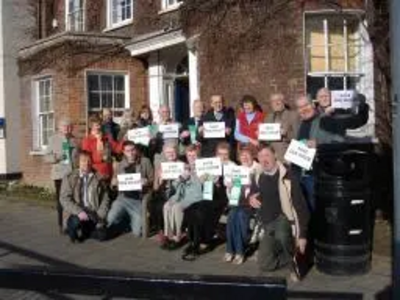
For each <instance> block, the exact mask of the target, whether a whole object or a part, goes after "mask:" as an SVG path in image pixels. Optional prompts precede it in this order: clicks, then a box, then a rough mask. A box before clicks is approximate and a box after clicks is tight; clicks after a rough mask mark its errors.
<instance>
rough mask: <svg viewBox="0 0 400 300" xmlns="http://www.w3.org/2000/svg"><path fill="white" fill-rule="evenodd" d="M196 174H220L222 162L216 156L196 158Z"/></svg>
mask: <svg viewBox="0 0 400 300" xmlns="http://www.w3.org/2000/svg"><path fill="white" fill-rule="evenodd" d="M196 174H197V176H199V177H200V176H203V175H212V176H222V163H221V159H220V158H218V157H212V158H201V159H196Z"/></svg>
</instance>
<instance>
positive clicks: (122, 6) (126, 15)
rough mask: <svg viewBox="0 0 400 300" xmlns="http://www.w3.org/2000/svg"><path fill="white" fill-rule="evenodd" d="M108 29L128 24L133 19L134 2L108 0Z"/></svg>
mask: <svg viewBox="0 0 400 300" xmlns="http://www.w3.org/2000/svg"><path fill="white" fill-rule="evenodd" d="M108 12H109V13H108V27H115V26H120V25H125V24H128V23H130V22H131V21H132V18H133V0H108Z"/></svg>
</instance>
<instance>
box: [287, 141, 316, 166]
mask: <svg viewBox="0 0 400 300" xmlns="http://www.w3.org/2000/svg"><path fill="white" fill-rule="evenodd" d="M316 151H317V150H316V149H313V148H309V147H307V145H305V144H304V143H302V142H299V141H297V140H292V141H291V142H290V145H289V148H288V149H287V151H286V153H285V160H286V161H288V162H291V163H293V164H295V165H297V166H299V167H301V168H303V169H306V170H310V169H311V166H312V163H313V161H314V157H315V153H316Z"/></svg>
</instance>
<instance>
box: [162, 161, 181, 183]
mask: <svg viewBox="0 0 400 300" xmlns="http://www.w3.org/2000/svg"><path fill="white" fill-rule="evenodd" d="M184 171H185V164H184V163H183V162H162V163H161V177H162V179H164V180H174V179H178V178H179V176H181V175H182V174H183V173H184Z"/></svg>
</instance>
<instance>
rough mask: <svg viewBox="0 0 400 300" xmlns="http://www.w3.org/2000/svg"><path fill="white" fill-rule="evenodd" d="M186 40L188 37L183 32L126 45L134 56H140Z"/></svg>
mask: <svg viewBox="0 0 400 300" xmlns="http://www.w3.org/2000/svg"><path fill="white" fill-rule="evenodd" d="M185 41H186V38H185V36H183V35H182V33H178V34H177V33H174V34H165V35H161V36H157V37H154V38H151V39H148V40H145V41H138V42H136V43H134V44H131V45H128V46H126V49H127V50H128V51H129V52H130V53H131V55H132V56H138V55H142V54H146V53H150V52H153V51H157V50H160V49H163V48H167V47H171V46H174V45H178V44H181V43H184V42H185Z"/></svg>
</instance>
